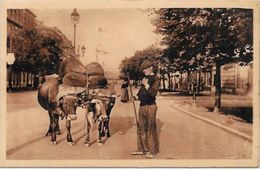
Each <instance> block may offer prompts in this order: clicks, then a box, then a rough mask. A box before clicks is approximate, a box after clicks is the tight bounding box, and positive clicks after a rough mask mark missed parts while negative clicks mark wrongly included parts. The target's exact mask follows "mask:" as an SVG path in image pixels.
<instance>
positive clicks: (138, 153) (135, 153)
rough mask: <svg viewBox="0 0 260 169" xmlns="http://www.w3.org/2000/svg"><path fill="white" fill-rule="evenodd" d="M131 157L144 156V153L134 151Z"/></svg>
mask: <svg viewBox="0 0 260 169" xmlns="http://www.w3.org/2000/svg"><path fill="white" fill-rule="evenodd" d="M131 155H144V152H142V151H133V152H132V153H131Z"/></svg>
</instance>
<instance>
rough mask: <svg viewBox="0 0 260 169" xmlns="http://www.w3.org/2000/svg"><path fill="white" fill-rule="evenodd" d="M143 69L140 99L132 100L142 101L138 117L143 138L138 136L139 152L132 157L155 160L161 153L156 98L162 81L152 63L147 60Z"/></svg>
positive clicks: (143, 64)
mask: <svg viewBox="0 0 260 169" xmlns="http://www.w3.org/2000/svg"><path fill="white" fill-rule="evenodd" d="M141 69H142V71H143V73H144V74H145V77H144V79H143V80H142V84H141V88H140V90H139V91H138V93H137V96H138V97H136V96H133V97H132V100H140V108H139V113H138V116H139V129H140V135H141V137H139V136H138V135H137V147H138V150H137V151H134V152H132V155H146V157H147V158H154V157H156V154H157V153H158V152H159V145H158V137H157V131H156V112H157V105H156V102H155V100H156V98H155V97H156V95H157V93H158V90H159V86H160V80H159V79H158V78H157V76H156V75H155V74H154V73H153V65H152V62H151V61H148V60H145V61H144V62H143V63H142V65H141ZM140 138H141V139H140Z"/></svg>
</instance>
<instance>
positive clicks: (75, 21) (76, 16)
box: [71, 8, 79, 53]
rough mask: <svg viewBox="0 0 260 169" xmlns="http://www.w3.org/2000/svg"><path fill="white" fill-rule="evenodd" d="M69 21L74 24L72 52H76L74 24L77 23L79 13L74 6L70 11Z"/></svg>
mask: <svg viewBox="0 0 260 169" xmlns="http://www.w3.org/2000/svg"><path fill="white" fill-rule="evenodd" d="M71 21H72V23H73V24H74V52H75V53H76V24H78V23H79V13H78V12H77V9H76V8H74V11H73V12H72V13H71Z"/></svg>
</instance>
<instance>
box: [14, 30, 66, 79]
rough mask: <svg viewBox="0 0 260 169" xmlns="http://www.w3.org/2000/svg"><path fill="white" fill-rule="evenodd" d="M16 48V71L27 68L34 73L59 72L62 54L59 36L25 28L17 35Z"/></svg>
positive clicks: (26, 69)
mask: <svg viewBox="0 0 260 169" xmlns="http://www.w3.org/2000/svg"><path fill="white" fill-rule="evenodd" d="M14 48H15V49H14V50H15V57H16V61H15V63H14V69H15V70H16V71H21V70H25V71H27V72H31V73H33V74H36V73H39V72H45V73H47V74H52V73H57V72H58V67H59V64H60V62H61V54H62V47H61V39H60V38H59V37H57V36H53V35H52V34H42V33H41V32H39V31H38V30H37V29H31V30H23V31H21V32H19V33H18V34H17V35H16V37H15V42H14ZM45 73H44V74H45Z"/></svg>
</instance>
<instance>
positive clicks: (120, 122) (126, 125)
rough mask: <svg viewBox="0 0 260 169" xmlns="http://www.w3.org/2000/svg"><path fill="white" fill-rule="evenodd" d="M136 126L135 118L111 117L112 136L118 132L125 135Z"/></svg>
mask: <svg viewBox="0 0 260 169" xmlns="http://www.w3.org/2000/svg"><path fill="white" fill-rule="evenodd" d="M134 124H135V119H134V118H133V117H111V122H110V132H111V134H112V135H113V134H115V133H117V132H120V134H122V135H124V134H125V133H126V132H127V130H128V129H130V128H132V127H133V125H134Z"/></svg>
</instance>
